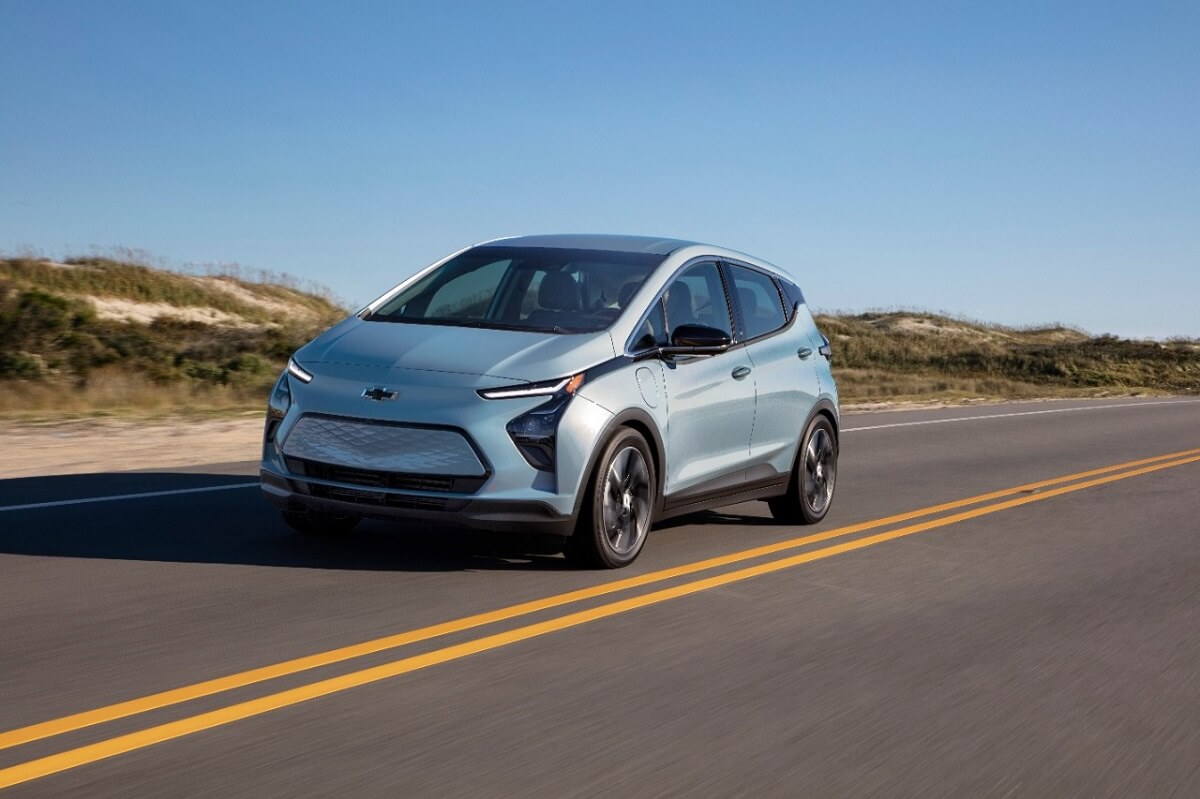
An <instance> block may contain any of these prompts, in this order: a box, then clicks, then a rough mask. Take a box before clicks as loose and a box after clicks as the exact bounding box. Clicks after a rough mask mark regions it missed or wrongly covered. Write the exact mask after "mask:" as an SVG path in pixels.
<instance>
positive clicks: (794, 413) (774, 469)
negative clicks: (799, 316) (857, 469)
mask: <svg viewBox="0 0 1200 799" xmlns="http://www.w3.org/2000/svg"><path fill="white" fill-rule="evenodd" d="M725 268H726V276H727V278H728V283H729V285H730V287H731V292H730V293H731V295H732V296H733V298H734V303H735V310H736V311H737V319H738V328H739V329H738V333H739V339H740V340H741V341H743V343H744V346H745V348H746V353H747V355H748V356H749V358H750V360H751V365H752V366H753V368H754V378H755V380H754V386H755V393H756V397H755V412H754V424H753V429H752V431H751V433H750V455H749V460H748V462H747V481H748V482H755V481H757V480H769V479H772V478H774V477H777V476H779V475H780V474H785V473H789V472H790V471H791V468H792V462H793V460H794V458H795V455H796V448H797V447H798V446H799V442H800V438H801V436H803V434H804V430H803V427H804V422H805V421H806V420H807V419H808V414H809V412H810V411H811V410H812V408H813V405H814V404H815V403H816V401H817V397H818V396H819V394H820V383H819V378H818V374H817V369H816V364H817V361H818V357H817V345H816V344H814V343H813V342H812V341H810V340H809V339H808V335H807V333H806V332H805V330H804V328H803V327H801V326H799V325H792V324H791V322H792V314H793V313H794V312H795V309H794V308H789V307H787V305H785V304H784V302H785V300H784V297H783V295H782V292H781V291H780V288H779V285H778V283H777V282H776V281H775V279H774V277H772V276H771V275H768V274H767V273H765V272H760V271H759V270H757V269H752V268H749V267H747V266H742V265H740V264H731V263H726V264H725Z"/></svg>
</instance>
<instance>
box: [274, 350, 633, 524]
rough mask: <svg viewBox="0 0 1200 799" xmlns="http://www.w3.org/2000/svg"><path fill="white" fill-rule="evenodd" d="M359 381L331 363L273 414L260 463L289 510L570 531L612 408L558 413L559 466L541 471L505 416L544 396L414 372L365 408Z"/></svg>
mask: <svg viewBox="0 0 1200 799" xmlns="http://www.w3.org/2000/svg"><path fill="white" fill-rule="evenodd" d="M376 382H382V381H376ZM362 384H363V379H362V378H361V377H347V378H344V379H339V378H338V377H336V376H334V375H330V374H323V375H319V376H318V377H317V379H316V380H314V381H313V382H312V383H311V384H308V385H303V386H296V385H295V384H294V383H293V385H292V390H291V397H292V399H291V404H290V407H289V408H288V409H287V411H286V414H285V415H284V416H283V418H282V419H279V420H278V421H275V420H272V421H269V422H268V424H267V429H266V437H265V440H264V445H263V459H262V464H261V474H262V487H263V493H264V495H265V496H266V498H267V499H268V500H270V501H271V502H273V503H274V504H276V505H278V506H280V507H282V508H285V509H293V510H304V509H309V510H313V511H319V512H327V513H336V514H350V515H357V516H364V517H370V518H380V519H398V520H405V521H425V522H435V523H439V524H451V525H464V526H468V527H475V528H482V529H492V530H498V531H512V530H520V531H528V532H539V533H551V534H563V535H565V534H569V533H570V532H571V530H572V528H573V519H574V518H575V515H576V512H577V509H578V507H579V497H580V494H581V493H582V491H583V489H584V488H586V476H587V475H586V472H587V469H588V468H589V466H590V462H589V458H590V456H591V454H592V453H593V452H594V451H595V449H596V447H597V445H598V440H599V437H600V435H601V434H602V432H603V431H604V429H605V427H606V425H607V424H608V423H609V421H610V420H611V419H612V414H611V413H610V412H609V411H607V410H605V409H604V408H602V407H601V406H599V405H597V404H596V403H595V402H592V401H591V400H588V399H586V398H584V397H575V398H574V399H572V400H571V401H570V403H569V404H568V405H567V406H566V409H565V411H564V413H563V416H562V417H561V418H560V420H559V424H558V431H557V435H556V447H555V464H554V469H553V471H540V470H538V469H535V468H534V467H533V466H531V465H530V463H529V462H528V461H527V460H526V458H525V456H524V455H523V454H522V453H521V451H520V450H519V449H518V447H517V444H516V443H515V442H514V441H513V439H512V437H511V436H510V435H509V433H508V431H507V429H506V425H507V424H508V423H509V421H510V420H512V419H513V418H515V417H517V416H519V415H521V414H523V413H526V412H528V411H529V410H531V409H532V408H534V407H536V406H537V405H539V404H541V403H543V402H544V401H545V398H544V397H532V398H528V399H503V400H487V399H483V398H481V397H480V396H479V395H478V394H477V393H476V392H475V390H474V386H472V385H468V386H462V387H457V386H447V387H441V386H435V387H430V386H422V385H418V384H415V381H410V382H409V383H407V384H403V385H401V386H400V388H401V392H400V395H401V396H400V398H399V399H398V400H396V401H392V402H387V403H381V404H378V405H375V404H372V405H370V406H367V407H364V406H365V405H366V403H365V401H364V400H363V399H362V397H361V396H359V394H361V391H362V389H361V386H362ZM356 387H357V391H354V389H355V388H356ZM366 410H369V411H371V415H370V416H366V415H364V413H363V412H364V411H366ZM276 418H278V417H276ZM293 436H295V437H294V438H293Z"/></svg>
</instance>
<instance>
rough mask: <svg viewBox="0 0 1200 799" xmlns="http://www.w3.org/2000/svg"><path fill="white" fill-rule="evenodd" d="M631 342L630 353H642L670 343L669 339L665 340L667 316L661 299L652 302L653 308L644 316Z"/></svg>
mask: <svg viewBox="0 0 1200 799" xmlns="http://www.w3.org/2000/svg"><path fill="white" fill-rule="evenodd" d="M632 342H633V343H632V344H631V345H630V351H631V352H644V351H646V350H652V349H654V348H655V347H665V346H667V344H668V343H670V339H668V338H667V315H666V312H665V311H664V310H663V301H662V300H661V299H659V300H655V301H654V306H653V307H652V308H651V309H650V313H648V314H647V315H646V319H645V321H644V322H642V326H641V327H639V328H638V330H637V332H636V333H634V334H633V339H632Z"/></svg>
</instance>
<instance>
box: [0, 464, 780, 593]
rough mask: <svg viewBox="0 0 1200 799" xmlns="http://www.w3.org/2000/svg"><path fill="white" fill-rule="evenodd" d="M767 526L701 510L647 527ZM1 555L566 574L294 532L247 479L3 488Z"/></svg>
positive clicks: (444, 545) (80, 478)
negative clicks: (703, 525) (698, 524)
mask: <svg viewBox="0 0 1200 799" xmlns="http://www.w3.org/2000/svg"><path fill="white" fill-rule="evenodd" d="M130 495H141V496H130ZM116 497H123V498H119V499H113V498H116ZM97 498H100V501H91V500H94V499H97ZM103 498H109V499H103ZM81 499H83V500H89V501H83V502H80V501H79V500H81ZM30 505H32V506H34V507H21V508H17V506H30ZM769 522H770V520H769V519H760V518H758V517H753V516H743V515H737V514H729V513H722V512H719V511H705V512H702V513H698V514H693V515H690V516H686V517H677V518H675V519H670V520H668V521H665V522H663V523H662V524H660V525H656V526H655V527H656V529H658V528H663V529H668V528H672V527H679V526H682V525H685V524H691V523H703V524H759V523H769ZM0 553H6V554H10V555H36V556H46V557H68V558H101V559H118V560H139V561H162V562H181V563H224V564H239V565H246V566H275V567H290V568H310V569H339V570H372V571H410V572H449V571H470V570H526V571H558V570H571V569H574V568H575V567H574V566H573V565H572V564H570V563H569V562H568V561H567V560H566V559H565V558H563V557H562V555H561V554H560V553H558V552H557V551H556V547H554V546H553V543H552V542H551V541H547V540H545V539H544V538H540V537H535V536H533V535H513V534H500V533H495V532H489V531H486V530H469V529H462V528H457V527H449V526H434V525H429V524H411V525H408V524H403V523H396V522H383V521H375V520H365V521H364V522H363V523H361V524H360V525H359V526H358V528H356V529H355V530H354V531H353V532H351V533H347V534H344V535H331V536H324V535H305V534H301V533H297V532H294V531H293V530H291V528H289V527H288V526H287V525H285V524H284V523H283V521H282V519H281V518H280V516H279V513H278V512H277V511H276V509H275V508H274V507H272V506H271V505H270V504H269V503H268V502H266V501H265V500H264V499H263V498H262V496H261V494H260V493H259V489H258V487H257V479H256V477H254V476H248V475H245V474H241V475H238V474H229V473H204V472H197V473H189V472H111V473H100V474H85V475H60V476H49V477H28V478H17V479H10V480H0Z"/></svg>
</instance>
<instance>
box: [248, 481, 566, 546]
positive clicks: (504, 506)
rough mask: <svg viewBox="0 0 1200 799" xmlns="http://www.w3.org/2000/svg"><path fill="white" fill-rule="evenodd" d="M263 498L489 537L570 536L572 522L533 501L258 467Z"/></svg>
mask: <svg viewBox="0 0 1200 799" xmlns="http://www.w3.org/2000/svg"><path fill="white" fill-rule="evenodd" d="M260 476H261V478H262V490H263V496H264V497H266V499H267V500H268V501H269V502H271V503H272V504H273V505H275V506H276V507H278V508H279V509H281V510H300V511H315V512H318V513H330V514H334V515H339V516H347V515H352V516H362V517H365V518H371V519H383V520H387V521H406V522H411V521H419V522H427V523H433V524H438V525H448V526H461V527H470V528H474V529H481V530H492V531H495V532H528V533H544V534H550V535H570V534H571V531H572V530H573V529H574V517H573V516H572V515H571V514H562V513H559V512H558V511H557V510H556V509H555V508H554V506H553V505H551V504H550V503H548V502H545V501H541V500H536V499H524V500H522V499H488V498H486V497H463V496H455V495H446V496H433V495H431V494H429V493H414V492H405V491H396V490H392V489H385V488H378V487H364V486H359V485H352V484H347V483H335V482H332V481H327V480H318V479H314V478H308V477H298V476H296V475H288V474H283V473H280V472H278V471H275V470H273V469H271V468H268V466H267V465H266V464H264V466H263V468H262V469H260Z"/></svg>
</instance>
